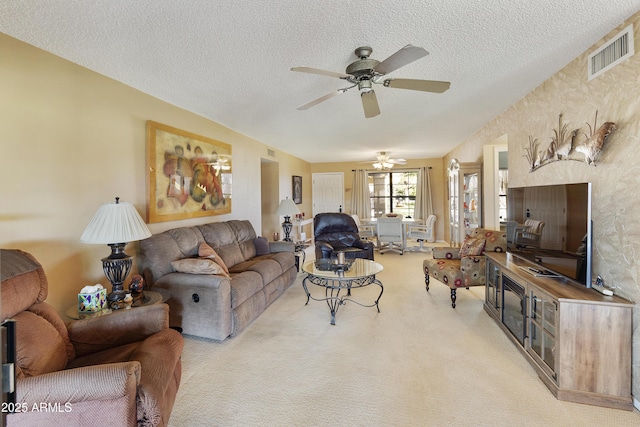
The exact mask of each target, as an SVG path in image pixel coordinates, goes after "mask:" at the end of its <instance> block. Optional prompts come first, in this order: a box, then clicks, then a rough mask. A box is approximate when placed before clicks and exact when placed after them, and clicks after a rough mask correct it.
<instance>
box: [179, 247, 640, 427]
mask: <svg viewBox="0 0 640 427" xmlns="http://www.w3.org/2000/svg"><path fill="white" fill-rule="evenodd" d="M425 256H428V255H425V254H422V253H405V254H404V255H402V256H400V255H398V254H393V253H387V254H384V255H380V254H377V253H376V261H378V262H380V263H382V264H383V265H384V268H385V270H384V271H383V272H382V273H381V274H379V275H378V278H379V279H380V280H381V281H382V283H383V284H384V294H383V295H382V298H381V300H380V311H381V312H380V313H378V312H377V311H376V310H375V308H367V307H361V306H359V305H356V304H351V303H347V304H346V305H344V306H341V307H340V308H339V310H338V314H337V318H336V325H335V326H333V325H331V324H330V323H329V320H330V317H329V309H328V307H327V305H326V303H325V302H318V301H313V300H311V301H310V302H309V304H308V305H306V306H305V304H304V303H305V301H306V296H305V294H304V291H303V289H302V286H301V281H302V278H303V274H299V275H298V279H297V280H296V282H295V283H294V284H293V285H292V286H291V287H290V288H289V289H288V290H287V291H286V292H285V293H284V294H283V295H282V296H281V297H280V298H279V299H278V300H277V301H275V302H274V303H273V304H272V305H271V306H270V307H269V308H268V309H267V310H266V311H265V312H264V313H263V314H262V315H261V316H260V317H259V318H258V319H257V320H256V321H254V322H253V323H252V324H251V325H250V326H249V327H248V328H247V329H245V330H244V331H243V332H242V333H241V334H240V335H239V336H237V337H235V338H231V339H227V340H226V341H224V342H222V343H219V342H214V341H208V340H205V339H200V338H196V337H191V336H185V338H186V345H185V350H184V353H183V376H182V383H181V386H180V390H179V392H178V397H177V399H176V403H175V406H174V409H173V414H172V416H171V422H170V425H171V426H175V427H190V426H194V427H196V426H329V425H331V426H514V425H518V426H556V425H557V426H568V425H571V426H632V425H635V426H637V425H640V415H639V414H638V411H634V412H627V411H620V410H613V409H605V408H599V407H593V406H587V405H580V404H574V403H567V402H560V401H558V400H556V399H555V398H554V397H553V395H552V394H551V392H549V390H548V389H547V388H546V387H545V385H544V384H543V383H542V381H540V379H539V378H538V377H537V375H536V373H535V372H534V370H533V369H532V368H531V367H530V366H529V364H528V362H527V361H526V360H525V358H524V357H523V356H522V355H521V354H520V353H519V352H518V350H517V349H516V347H515V346H514V344H512V343H511V342H510V341H509V340H508V339H507V337H506V336H505V335H504V333H503V332H502V330H500V329H499V327H498V326H497V325H496V324H495V322H494V321H493V320H492V319H491V318H489V316H488V315H487V314H486V313H485V312H484V310H483V308H482V304H483V300H484V287H475V288H471V290H468V291H467V290H461V291H458V300H457V306H456V309H455V310H454V309H452V308H451V301H450V297H449V288H448V287H446V286H444V285H442V284H440V283H437V282H436V281H433V280H432V282H431V283H432V284H431V289H430V291H429V293H427V292H426V291H425V287H424V277H423V274H422V259H423V258H424V257H425ZM311 286H313V285H311ZM375 288H377V287H376V286H371V287H370V288H363V289H358V290H357V293H356V292H355V291H354V298H357V299H359V300H362V301H363V302H365V303H371V302H372V301H373V299H374V296H375V295H377V294H376V293H375ZM311 291H312V293H313V294H314V295H317V296H321V295H323V290H322V289H319V288H317V287H316V289H311ZM378 292H379V288H378Z"/></svg>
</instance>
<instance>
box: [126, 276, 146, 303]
mask: <svg viewBox="0 0 640 427" xmlns="http://www.w3.org/2000/svg"><path fill="white" fill-rule="evenodd" d="M143 290H144V279H143V278H142V276H141V275H139V274H134V275H133V276H132V277H131V283H129V292H130V293H131V297H132V298H133V302H132V303H131V305H132V306H133V307H139V306H141V305H142V303H143V302H144V292H143Z"/></svg>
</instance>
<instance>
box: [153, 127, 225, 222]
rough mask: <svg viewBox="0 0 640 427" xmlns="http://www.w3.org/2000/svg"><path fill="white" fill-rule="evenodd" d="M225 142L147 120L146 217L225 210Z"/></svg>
mask: <svg viewBox="0 0 640 427" xmlns="http://www.w3.org/2000/svg"><path fill="white" fill-rule="evenodd" d="M231 177H232V167H231V145H229V144H225V143H224V142H221V141H216V140H215V139H211V138H207V137H204V136H200V135H196V134H193V133H190V132H186V131H183V130H180V129H176V128H173V127H171V126H166V125H163V124H160V123H156V122H153V121H147V193H148V203H147V221H148V222H149V223H154V222H163V221H175V220H180V219H188V218H197V217H202V216H208V215H222V214H228V213H231V182H232V180H231Z"/></svg>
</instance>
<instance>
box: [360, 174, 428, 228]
mask: <svg viewBox="0 0 640 427" xmlns="http://www.w3.org/2000/svg"><path fill="white" fill-rule="evenodd" d="M417 183H418V171H403V172H390V171H385V172H369V194H370V197H371V217H372V218H379V217H381V216H382V215H384V214H386V213H391V212H393V213H397V214H401V215H402V216H403V217H405V218H406V217H412V216H413V212H414V207H415V204H416V187H417Z"/></svg>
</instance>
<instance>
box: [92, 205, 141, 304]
mask: <svg viewBox="0 0 640 427" xmlns="http://www.w3.org/2000/svg"><path fill="white" fill-rule="evenodd" d="M147 237H151V232H150V231H149V229H148V228H147V225H146V224H145V223H144V221H143V220H142V218H141V217H140V214H138V211H136V209H135V207H133V205H132V204H131V203H128V202H123V203H120V198H119V197H116V201H115V203H105V204H104V205H102V206H100V208H99V209H98V212H96V214H95V215H94V217H93V218H92V219H91V222H89V225H87V228H86V229H85V230H84V233H82V237H81V238H80V240H81V241H82V242H84V243H90V244H105V245H109V246H110V247H111V254H110V255H109V256H108V257H106V258H102V269H103V270H104V274H105V276H107V279H109V282H111V285H112V290H111V293H110V294H109V295H108V296H107V301H108V303H109V306H111V307H112V308H118V307H119V306H120V305H121V303H122V301H123V300H124V298H125V295H126V293H127V292H126V291H125V289H124V285H123V284H124V281H125V279H126V278H127V276H128V275H129V272H130V271H131V266H132V264H133V261H132V259H133V258H132V257H131V256H129V255H127V254H126V253H125V252H124V247H125V245H126V244H127V242H134V241H137V240H142V239H146V238H147Z"/></svg>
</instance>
